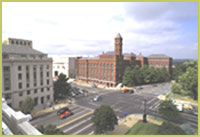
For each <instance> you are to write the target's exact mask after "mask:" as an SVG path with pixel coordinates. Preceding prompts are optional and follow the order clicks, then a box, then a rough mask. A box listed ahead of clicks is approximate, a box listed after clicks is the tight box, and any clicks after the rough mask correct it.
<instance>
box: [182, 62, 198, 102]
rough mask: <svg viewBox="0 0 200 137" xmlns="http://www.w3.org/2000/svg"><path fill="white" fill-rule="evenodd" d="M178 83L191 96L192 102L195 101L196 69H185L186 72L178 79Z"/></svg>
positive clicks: (196, 93) (196, 92)
mask: <svg viewBox="0 0 200 137" xmlns="http://www.w3.org/2000/svg"><path fill="white" fill-rule="evenodd" d="M178 83H180V84H181V85H182V87H183V90H185V91H187V92H188V95H192V96H193V99H194V100H197V95H198V89H197V87H198V70H197V65H196V67H189V68H187V70H186V72H185V73H183V74H182V75H180V76H179V77H178Z"/></svg>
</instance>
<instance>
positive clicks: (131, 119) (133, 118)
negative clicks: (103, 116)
mask: <svg viewBox="0 0 200 137" xmlns="http://www.w3.org/2000/svg"><path fill="white" fill-rule="evenodd" d="M142 116H143V115H142V114H138V115H134V114H132V115H128V116H127V117H126V118H124V119H122V120H120V122H119V123H118V125H117V126H116V127H115V129H114V130H113V131H111V132H109V133H108V135H124V134H126V133H127V132H128V130H129V129H130V128H131V127H133V125H135V124H136V123H137V122H138V121H141V120H142ZM147 121H148V122H151V123H154V124H157V125H161V124H162V121H157V120H155V119H153V118H152V117H151V116H147Z"/></svg>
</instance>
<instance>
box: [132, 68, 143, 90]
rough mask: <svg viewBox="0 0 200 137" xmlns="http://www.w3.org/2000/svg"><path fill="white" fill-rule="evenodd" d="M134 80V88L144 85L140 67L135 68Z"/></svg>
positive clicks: (133, 71)
mask: <svg viewBox="0 0 200 137" xmlns="http://www.w3.org/2000/svg"><path fill="white" fill-rule="evenodd" d="M131 74H132V79H133V84H132V86H136V85H141V84H142V75H141V69H140V67H139V66H135V67H134V69H133V70H132V73H131Z"/></svg>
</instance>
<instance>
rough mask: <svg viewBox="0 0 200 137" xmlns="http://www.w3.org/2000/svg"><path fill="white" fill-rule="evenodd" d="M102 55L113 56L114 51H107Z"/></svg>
mask: <svg viewBox="0 0 200 137" xmlns="http://www.w3.org/2000/svg"><path fill="white" fill-rule="evenodd" d="M104 54H106V55H114V54H115V52H114V51H107V52H106V53H104Z"/></svg>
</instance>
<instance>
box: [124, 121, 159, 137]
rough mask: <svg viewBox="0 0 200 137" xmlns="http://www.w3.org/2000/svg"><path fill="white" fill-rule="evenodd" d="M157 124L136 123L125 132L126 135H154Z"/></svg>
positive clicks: (157, 127)
mask: <svg viewBox="0 0 200 137" xmlns="http://www.w3.org/2000/svg"><path fill="white" fill-rule="evenodd" d="M158 129H159V126H158V125H156V124H152V123H142V122H141V123H136V124H135V125H134V126H133V127H132V128H131V129H130V130H129V131H128V133H127V135H156V134H158Z"/></svg>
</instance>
